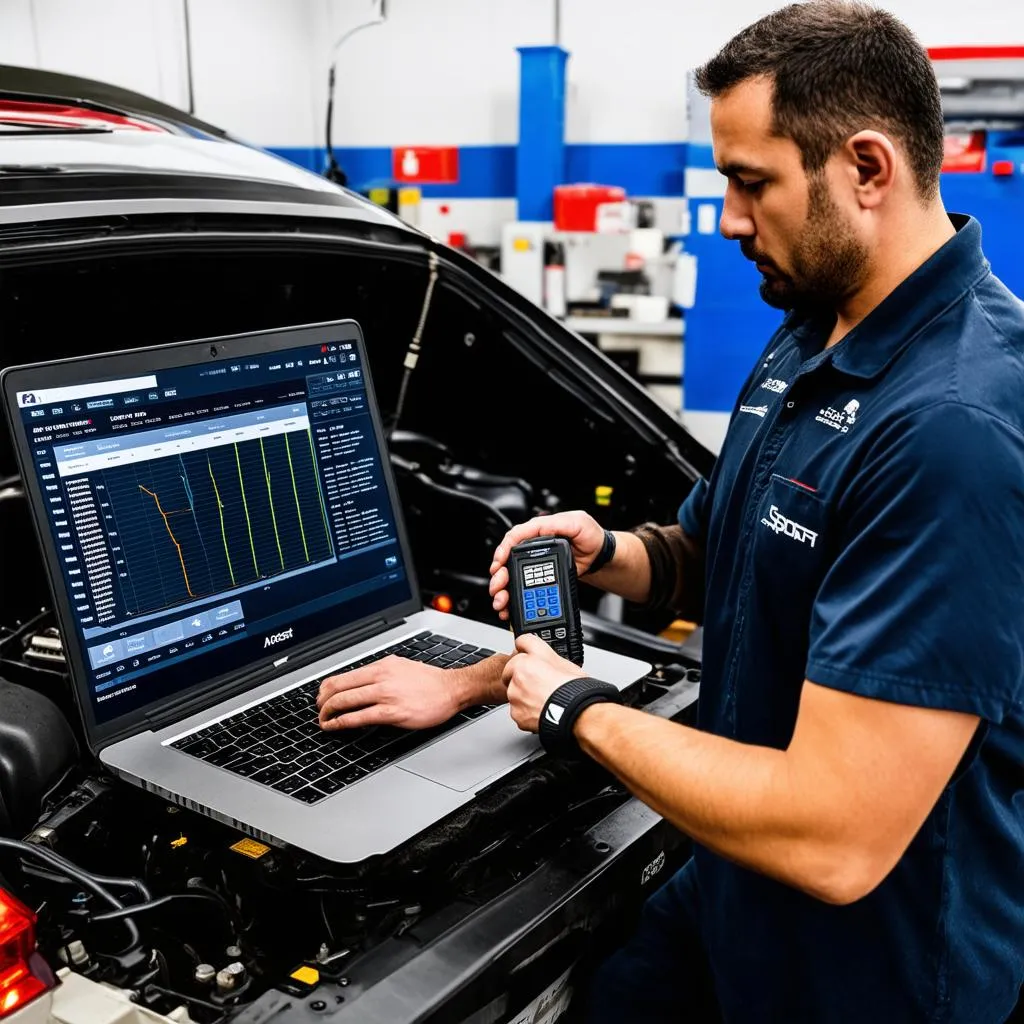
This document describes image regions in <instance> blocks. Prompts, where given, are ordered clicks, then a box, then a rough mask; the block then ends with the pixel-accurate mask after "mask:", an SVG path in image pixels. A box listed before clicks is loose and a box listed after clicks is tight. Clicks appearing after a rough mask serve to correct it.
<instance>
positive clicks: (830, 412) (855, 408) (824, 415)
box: [814, 398, 860, 434]
mask: <svg viewBox="0 0 1024 1024" xmlns="http://www.w3.org/2000/svg"><path fill="white" fill-rule="evenodd" d="M859 411H860V402H858V401H857V399H856V398H854V399H852V400H851V401H849V402H847V403H846V405H844V406H843V408H842V409H833V408H832V406H831V405H830V406H829V407H828V408H827V409H819V410H818V415H817V416H815V417H814V422H815V423H823V424H824V425H825V426H826V427H831V428H832V429H833V430H838V431H839V432H840V433H841V434H845V433H847V432H848V431H849V429H850V427H852V426H853V425H854V423H856V422H857V413H858V412H859Z"/></svg>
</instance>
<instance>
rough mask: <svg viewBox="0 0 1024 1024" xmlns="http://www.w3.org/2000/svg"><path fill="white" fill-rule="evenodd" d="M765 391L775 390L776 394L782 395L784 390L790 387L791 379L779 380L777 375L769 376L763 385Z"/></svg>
mask: <svg viewBox="0 0 1024 1024" xmlns="http://www.w3.org/2000/svg"><path fill="white" fill-rule="evenodd" d="M761 387H763V388H764V389H765V391H773V392H774V393H775V394H776V395H781V394H782V392H783V391H785V390H786V388H787V387H789V381H785V380H778V379H776V378H775V377H769V378H768V379H767V380H766V381H765V382H764V383H763V384H762V385H761Z"/></svg>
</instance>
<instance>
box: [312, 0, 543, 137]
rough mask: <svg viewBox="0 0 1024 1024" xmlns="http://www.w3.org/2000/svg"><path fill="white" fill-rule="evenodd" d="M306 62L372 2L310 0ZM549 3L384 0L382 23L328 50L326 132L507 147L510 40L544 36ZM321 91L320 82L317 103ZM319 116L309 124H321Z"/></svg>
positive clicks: (324, 57) (324, 63)
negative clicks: (312, 40)
mask: <svg viewBox="0 0 1024 1024" xmlns="http://www.w3.org/2000/svg"><path fill="white" fill-rule="evenodd" d="M313 10H314V18H315V21H316V24H317V28H316V36H317V44H318V45H317V48H316V51H315V63H316V65H317V67H320V68H322V69H323V74H322V76H321V77H322V78H323V79H324V80H325V79H326V72H327V68H328V66H329V55H330V50H331V48H332V45H333V44H334V42H335V41H336V40H337V39H339V38H340V37H341V35H342V34H343V33H344V32H345V31H346V30H348V29H350V28H352V27H353V26H355V25H358V24H359V23H360V22H362V21H365V20H368V19H370V18H372V17H373V16H374V14H375V13H376V10H377V3H376V0H313ZM552 11H553V8H552V6H551V0H514V2H508V0H388V2H387V21H386V22H385V23H384V24H383V25H377V26H374V27H372V28H367V29H365V30H363V31H361V32H360V33H358V34H357V35H354V36H352V37H351V38H350V39H349V40H348V41H347V42H345V43H344V44H343V45H342V46H341V47H340V48H339V49H338V51H337V61H338V88H337V92H336V94H335V117H334V126H335V131H334V137H335V139H336V141H337V142H338V143H339V144H343V145H346V146H393V145H398V146H401V145H423V146H431V145H487V144H500V143H505V144H512V143H514V142H515V141H516V139H517V138H518V135H519V121H518V118H519V55H518V54H517V53H516V49H515V48H516V47H517V46H530V45H541V44H546V43H550V42H551V41H552V33H553V25H554V20H553V16H552ZM321 96H323V97H326V81H325V82H324V85H323V86H322V88H318V91H317V100H318V102H321ZM322 120H323V118H322V117H320V118H319V120H318V124H319V123H322Z"/></svg>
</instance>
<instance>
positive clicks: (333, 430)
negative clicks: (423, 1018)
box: [2, 320, 650, 863]
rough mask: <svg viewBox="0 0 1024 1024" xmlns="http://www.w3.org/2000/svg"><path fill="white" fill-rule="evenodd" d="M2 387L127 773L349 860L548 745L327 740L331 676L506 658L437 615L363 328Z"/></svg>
mask: <svg viewBox="0 0 1024 1024" xmlns="http://www.w3.org/2000/svg"><path fill="white" fill-rule="evenodd" d="M2 388H3V395H4V404H5V406H6V409H7V414H8V419H9V422H10V426H11V430H12V435H13V438H14V442H15V449H16V452H17V456H18V462H19V466H20V469H21V473H22V476H23V478H24V481H25V485H26V491H27V494H28V498H29V502H30V505H31V508H32V513H33V519H34V521H35V524H36V527H37V532H38V535H39V538H40V542H41V545H42V549H43V552H44V556H45V565H46V568H47V572H48V576H49V583H50V586H51V589H52V591H53V596H54V607H55V611H56V615H57V618H58V623H59V625H60V629H61V634H62V637H63V640H64V645H65V651H66V655H67V659H68V665H69V671H70V675H71V680H72V683H73V686H74V690H75V695H76V700H77V703H78V707H79V710H80V713H81V716H82V721H83V725H84V732H85V736H86V738H87V741H88V743H89V746H90V748H91V749H92V751H93V753H94V754H95V755H96V756H97V757H98V758H99V760H100V761H101V762H102V763H103V764H104V765H106V766H107V768H108V769H110V770H111V771H112V772H113V773H115V774H116V775H117V776H119V777H121V778H122V779H125V780H127V781H129V782H131V783H134V784H136V785H139V786H141V787H143V788H144V789H146V790H149V791H151V792H154V793H157V794H159V795H160V796H162V797H164V798H166V799H168V800H171V801H173V802H175V803H178V804H180V805H183V806H187V807H189V808H191V809H193V810H195V811H198V812H200V813H202V814H205V815H208V816H211V817H213V818H216V819H218V820H220V821H222V822H225V823H227V824H229V825H231V826H233V827H235V828H238V829H240V830H243V831H244V832H246V833H248V834H250V835H252V836H254V837H256V838H258V839H261V840H263V841H265V842H267V843H270V844H274V845H279V846H291V847H296V848H299V849H301V850H304V851H307V852H308V853H311V854H314V855H316V856H319V857H323V858H325V859H326V860H330V861H333V862H338V863H355V862H359V861H362V860H365V859H366V858H367V857H371V856H374V855H378V854H385V853H388V852H390V851H392V850H393V849H395V848H396V847H398V846H400V845H401V844H403V843H405V842H407V841H408V840H410V839H412V838H413V837H414V836H416V835H417V834H418V833H420V832H422V831H423V830H424V829H427V828H429V827H430V826H432V825H433V824H435V823H436V822H438V821H439V820H441V819H442V818H444V817H445V816H446V815H448V814H450V813H451V812H453V811H455V810H457V809H458V808H459V807H461V806H463V805H464V804H466V803H468V802H469V801H472V800H473V799H474V797H475V795H476V794H477V793H479V792H480V791H481V790H483V789H485V788H487V787H490V786H492V785H493V784H494V783H495V782H497V781H498V780H500V779H501V778H502V776H504V775H506V774H507V773H509V772H510V771H512V770H513V769H515V768H516V767H518V766H519V765H522V764H523V763H524V762H526V761H528V760H530V759H532V758H536V757H538V756H540V755H541V748H540V746H539V744H538V741H537V739H536V737H534V736H532V735H530V734H527V733H523V732H521V731H520V730H519V729H518V728H517V726H516V725H515V723H514V722H513V721H512V720H511V717H510V716H509V713H508V708H507V707H505V706H498V707H488V706H481V707H477V708H470V709H468V710H467V711H465V712H462V713H460V714H458V715H456V716H455V718H453V719H451V720H450V721H448V722H447V723H445V724H444V725H443V726H440V727H438V728H436V729H432V730H427V731H406V730H399V729H395V728H388V727H378V728H367V729H356V730H342V731H340V732H330V733H324V732H322V731H321V730H320V728H319V725H318V721H317V710H316V703H315V701H316V694H317V691H318V689H319V686H320V682H321V680H323V679H324V678H325V677H327V676H329V675H332V674H335V673H337V672H339V671H344V670H346V669H351V668H353V667H355V666H359V665H363V664H366V663H368V662H370V661H373V660H375V659H377V658H381V657H384V656H386V655H388V654H399V655H403V656H405V657H409V658H413V659H415V660H418V661H424V662H428V663H430V664H435V665H441V666H444V667H446V668H452V667H458V666H461V665H468V664H473V663H475V662H478V661H480V660H482V659H484V658H486V657H488V656H489V655H490V654H492V653H494V652H495V651H499V652H510V651H511V650H512V649H513V641H512V634H511V633H510V632H509V631H508V630H507V629H504V628H501V627H500V626H497V625H494V626H492V625H487V624H484V623H480V622H476V621H474V620H469V619H464V618H461V617H458V616H454V615H450V614H442V613H440V612H437V611H434V610H433V609H432V608H425V607H424V606H423V604H422V601H421V598H420V594H419V589H418V586H417V582H416V578H415V573H414V571H413V561H412V558H411V557H410V551H409V545H408V540H407V537H406V530H405V526H404V524H403V519H402V506H401V503H400V501H399V499H398V494H397V492H396V489H395V481H394V478H393V475H392V472H391V467H390V463H389V459H388V457H387V448H386V442H385V438H384V435H383V432H382V428H381V418H380V414H379V410H378V408H377V404H376V401H375V398H374V391H373V383H372V381H371V379H370V375H369V372H368V364H367V360H366V354H365V348H364V341H363V337H362V333H361V330H360V328H359V326H358V324H356V323H355V322H354V321H352V320H345V321H338V322H332V323H320V324H313V325H306V326H300V327H294V328H289V329H285V330H272V331H261V332H256V333H251V334H239V335H233V336H230V337H218V338H206V339H203V340H200V341H194V342H186V343H180V344H173V345H162V346H158V347H153V348H146V349H136V350H133V351H128V352H121V353H112V354H104V355H95V356H87V357H83V358H75V359H68V360H61V361H56V362H50V363H40V364H35V365H30V366H19V367H12V368H9V369H7V370H6V371H5V372H4V373H3V375H2ZM552 626H553V628H557V623H552ZM585 665H586V668H587V671H588V672H589V673H590V674H592V675H594V676H597V677H599V678H601V679H605V680H607V681H609V682H611V683H613V684H614V685H616V686H618V687H619V688H620V689H621V688H625V687H626V686H628V685H630V684H632V683H633V682H635V681H636V680H638V679H639V678H640V677H641V676H643V675H645V674H646V673H647V672H648V671H649V669H650V666H649V665H648V664H646V663H645V662H642V661H638V660H636V659H632V658H626V657H622V656H620V655H616V654H613V653H611V652H606V651H602V650H599V649H596V648H593V647H590V646H588V647H586V648H585Z"/></svg>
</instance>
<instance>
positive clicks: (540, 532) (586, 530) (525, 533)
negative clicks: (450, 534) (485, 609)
mask: <svg viewBox="0 0 1024 1024" xmlns="http://www.w3.org/2000/svg"><path fill="white" fill-rule="evenodd" d="M533 537H565V539H566V540H567V541H569V543H570V544H571V545H572V556H573V559H574V560H575V562H576V572H577V574H579V575H582V574H583V573H584V572H586V571H587V569H588V568H589V567H590V565H591V563H592V562H593V561H594V559H595V558H597V556H598V555H599V554H600V553H601V548H602V547H603V546H604V527H603V526H601V524H600V523H599V522H598V521H597V520H596V519H595V518H594V517H593V516H591V515H588V514H587V513H586V512H556V513H555V514H554V515H550V516H535V517H534V518H533V519H528V520H527V521H526V522H525V523H519V524H518V525H517V526H513V527H512V529H511V530H509V531H508V533H506V534H505V536H504V537H502V539H501V543H500V544H499V545H498V547H497V548H496V549H495V552H494V561H493V562H491V583H490V587H489V588H488V590H489V593H490V595H491V597H492V598H493V601H492V604H493V606H494V610H495V611H496V612H497V613H498V615H499V617H500V618H502V619H505V620H507V619H508V589H507V587H508V569H506V568H505V563H506V562H507V561H508V556H509V552H510V551H511V550H512V548H513V547H515V545H516V544H518V543H520V541H524V540H530V539H531V538H533Z"/></svg>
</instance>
